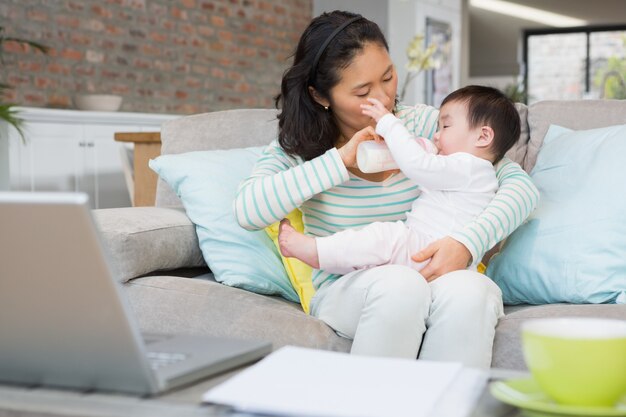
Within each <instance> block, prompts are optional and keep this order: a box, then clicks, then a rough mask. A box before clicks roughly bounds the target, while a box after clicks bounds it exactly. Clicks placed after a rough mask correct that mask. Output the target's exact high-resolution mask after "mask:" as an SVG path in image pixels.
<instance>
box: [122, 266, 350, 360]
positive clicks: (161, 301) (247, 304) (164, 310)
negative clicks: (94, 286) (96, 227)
mask: <svg viewBox="0 0 626 417" xmlns="http://www.w3.org/2000/svg"><path fill="white" fill-rule="evenodd" d="M203 278H204V279H198V278H195V279H194V278H180V277H173V276H149V277H143V278H137V279H134V280H132V281H130V282H129V283H127V284H126V290H127V291H126V293H127V295H128V297H129V299H130V301H131V305H132V307H133V309H134V310H135V313H136V317H137V319H138V321H139V325H140V327H141V329H142V330H143V331H145V332H150V333H165V334H168V333H186V334H205V335H212V336H226V337H237V338H245V339H261V340H268V341H271V342H273V348H274V349H277V348H279V347H281V346H285V345H296V346H304V347H310V348H317V349H325V350H337V351H342V352H348V351H349V350H350V346H351V344H352V341H351V340H348V339H345V338H343V337H340V336H338V335H337V334H335V332H334V331H333V330H332V329H331V328H330V327H328V326H327V325H326V324H325V323H323V322H322V321H321V320H318V319H316V318H314V317H312V316H308V315H306V314H304V312H303V311H302V309H301V308H300V305H299V304H295V303H291V302H289V301H286V300H283V299H282V298H278V297H270V296H265V295H259V294H255V293H252V292H249V291H244V290H240V289H237V288H232V287H228V286H226V285H222V284H220V283H218V282H215V281H214V280H213V279H212V277H211V275H210V274H209V275H204V276H203Z"/></svg>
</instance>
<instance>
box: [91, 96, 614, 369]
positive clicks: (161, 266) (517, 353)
mask: <svg viewBox="0 0 626 417" xmlns="http://www.w3.org/2000/svg"><path fill="white" fill-rule="evenodd" d="M517 108H518V111H519V114H520V117H521V120H522V133H521V137H520V140H519V142H518V143H517V145H516V146H515V147H514V148H513V149H511V150H510V151H509V153H508V156H509V157H510V158H511V159H513V160H515V161H516V162H518V163H519V164H520V165H521V166H522V167H523V168H524V169H525V170H526V171H528V172H530V170H531V169H532V168H533V166H534V164H535V162H536V159H537V154H538V151H539V149H540V147H541V144H542V141H543V138H544V136H545V134H546V132H547V130H548V126H549V125H550V124H552V123H554V124H559V125H562V126H565V127H569V128H571V129H577V130H581V129H592V128H597V127H603V126H609V125H614V124H623V123H626V101H610V100H589V101H544V102H538V103H535V104H532V105H530V106H526V105H523V104H517ZM276 129H277V121H276V110H269V109H243V110H229V111H221V112H213V113H206V114H199V115H192V116H187V117H182V118H180V119H176V120H172V121H169V122H166V123H165V124H164V125H163V127H162V132H161V140H162V150H161V153H162V154H163V155H168V154H181V153H185V152H190V151H202V150H214V149H229V148H244V147H251V146H262V145H266V144H268V143H269V142H270V141H271V140H273V139H274V138H275V136H276ZM211 180H213V181H219V180H220V179H219V178H213V179H211ZM94 217H95V219H96V223H97V225H98V227H99V229H100V231H101V235H102V239H103V243H104V245H105V247H106V248H107V250H108V252H109V254H110V258H111V260H112V264H113V269H114V271H115V273H116V276H117V277H118V278H119V280H120V282H121V283H122V284H123V285H122V286H123V288H124V291H125V294H126V296H127V299H128V300H129V303H130V305H131V308H132V310H133V311H134V313H135V316H136V320H137V322H138V324H139V327H140V328H141V329H142V331H145V332H150V333H183V334H205V335H214V336H229V337H239V338H251V339H264V340H269V341H271V342H272V343H273V348H274V349H277V348H279V347H281V346H284V345H296V346H303V347H310V348H316V349H326V350H334V351H343V352H347V351H349V350H350V345H351V341H350V340H348V339H346V338H343V337H341V336H339V335H337V334H336V333H335V332H334V331H333V330H332V329H331V328H329V327H328V326H327V325H326V324H325V323H323V322H321V321H320V320H318V319H316V318H314V317H312V316H309V315H307V314H305V313H304V312H303V310H302V308H301V306H300V305H299V304H297V303H294V302H291V301H287V300H285V299H283V298H281V297H278V296H271V295H261V294H257V293H253V292H250V291H246V290H243V289H239V288H234V287H230V286H227V285H223V284H221V283H219V282H217V281H216V280H215V277H214V276H213V274H212V273H211V270H210V269H209V268H208V267H207V265H206V263H205V261H204V258H203V254H202V252H201V250H200V248H199V245H198V238H197V235H196V230H195V228H194V224H193V223H192V222H191V221H190V220H189V218H188V217H187V215H186V213H185V210H184V208H183V207H182V204H181V201H180V199H179V198H178V197H177V195H176V194H175V193H174V192H173V191H172V189H171V188H170V187H169V186H168V185H167V184H166V183H165V182H163V181H159V183H158V186H157V196H156V203H155V207H132V208H116V209H101V210H94ZM505 313H506V315H505V316H504V317H503V318H502V319H501V320H500V322H499V324H498V326H497V329H496V336H495V342H494V346H493V360H492V367H498V368H507V369H518V370H524V369H526V366H525V364H524V360H523V356H522V351H521V342H520V326H521V324H522V323H523V322H524V321H525V320H528V319H532V318H541V317H565V316H575V317H603V318H618V319H622V320H626V305H625V304H621V305H620V304H596V305H593V304H547V305H515V306H505Z"/></svg>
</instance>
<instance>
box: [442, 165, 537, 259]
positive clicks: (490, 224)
mask: <svg viewBox="0 0 626 417" xmlns="http://www.w3.org/2000/svg"><path fill="white" fill-rule="evenodd" d="M496 176H497V177H498V184H499V189H498V192H497V193H496V196H495V197H494V199H493V200H492V201H491V203H489V205H488V206H487V208H485V210H484V211H483V212H482V213H481V214H480V216H478V217H477V218H476V219H474V221H473V222H471V223H469V224H468V225H467V226H465V227H464V228H463V230H461V231H460V232H458V233H455V234H453V235H452V236H451V237H452V238H453V239H455V240H457V241H459V242H461V243H462V244H463V245H464V246H465V247H466V248H467V249H468V250H469V252H470V254H471V256H472V259H474V260H480V259H482V257H483V255H484V254H485V253H486V252H487V251H488V250H489V249H491V248H492V247H494V246H495V245H496V244H497V243H498V242H500V241H501V240H503V239H504V238H506V237H507V236H508V235H510V234H511V233H512V232H513V231H514V230H515V229H517V228H518V227H519V226H520V225H521V224H522V223H523V222H524V221H525V220H526V219H527V218H528V216H529V215H530V213H531V212H532V211H533V210H534V209H535V207H536V206H537V202H538V201H539V191H538V190H537V187H535V185H534V184H533V183H532V180H531V179H530V177H529V176H528V174H527V173H526V172H524V170H523V169H522V168H521V167H520V166H519V165H518V164H516V163H515V162H513V161H511V160H510V159H508V158H504V159H503V160H502V161H500V162H499V163H498V164H497V165H496Z"/></svg>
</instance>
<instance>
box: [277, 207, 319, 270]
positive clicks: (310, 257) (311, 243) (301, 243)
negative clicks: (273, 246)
mask: <svg viewBox="0 0 626 417" xmlns="http://www.w3.org/2000/svg"><path fill="white" fill-rule="evenodd" d="M278 246H279V247H280V253H282V254H283V256H286V257H288V258H297V259H299V260H301V261H302V262H304V263H306V264H308V265H310V266H312V267H313V268H319V259H318V257H317V244H316V243H315V238H313V237H310V236H306V235H304V234H303V233H300V232H298V231H297V230H296V229H294V228H293V226H292V225H291V222H289V220H287V219H283V220H282V221H281V222H280V226H278Z"/></svg>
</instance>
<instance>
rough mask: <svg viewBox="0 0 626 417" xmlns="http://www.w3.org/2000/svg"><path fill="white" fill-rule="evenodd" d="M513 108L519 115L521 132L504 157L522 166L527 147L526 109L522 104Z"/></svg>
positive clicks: (517, 104) (516, 104)
mask: <svg viewBox="0 0 626 417" xmlns="http://www.w3.org/2000/svg"><path fill="white" fill-rule="evenodd" d="M515 108H516V109H517V112H518V113H519V118H520V124H521V132H520V137H519V140H518V141H517V142H516V143H515V145H513V146H512V147H511V149H509V151H508V152H507V153H506V157H507V158H509V159H511V160H513V161H515V162H517V163H518V164H520V165H522V164H523V162H524V158H525V157H526V149H527V147H528V139H529V135H528V107H526V105H525V104H523V103H515Z"/></svg>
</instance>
